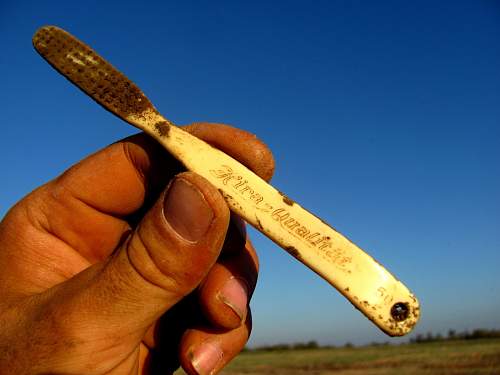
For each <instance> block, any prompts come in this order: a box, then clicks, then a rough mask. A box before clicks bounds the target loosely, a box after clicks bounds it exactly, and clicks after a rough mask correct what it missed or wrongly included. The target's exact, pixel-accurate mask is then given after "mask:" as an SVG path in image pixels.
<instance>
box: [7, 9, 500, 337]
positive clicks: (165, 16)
mask: <svg viewBox="0 0 500 375" xmlns="http://www.w3.org/2000/svg"><path fill="white" fill-rule="evenodd" d="M73 3H74V4H76V5H73ZM245 3H246V4H243V2H239V1H183V2H180V1H176V2H173V1H158V2H147V1H143V2H139V1H119V2H105V1H95V0H91V1H85V2H83V1H82V2H71V1H60V2H57V1H47V2H44V1H32V2H27V1H19V0H3V1H2V2H1V3H0V42H1V44H0V45H1V46H2V51H1V53H0V83H1V87H2V90H0V103H1V104H0V108H1V114H2V116H1V122H2V124H1V135H0V169H1V171H2V175H3V178H2V183H1V184H0V216H3V214H4V213H5V212H6V211H7V210H8V208H9V207H10V206H11V205H12V204H14V203H15V202H16V201H17V200H18V199H20V198H21V197H22V196H23V195H25V194H26V193H27V192H29V191H30V190H32V189H33V188H35V187H36V186H38V185H40V184H42V183H43V182H45V181H47V180H49V179H51V178H53V177H54V176H56V175H57V174H59V173H60V172H62V171H63V170H64V169H66V168H67V167H68V166H70V165H71V164H72V163H74V162H76V161H77V160H79V159H81V158H83V157H84V156H85V155H87V154H89V153H91V152H93V151H94V150H96V149H99V148H101V147H103V146H105V145H107V144H109V143H112V142H114V141H115V140H117V139H120V138H122V137H124V136H126V135H129V134H131V133H134V132H135V130H134V129H133V128H131V127H129V126H128V125H125V124H124V123H122V122H121V121H120V120H118V119H116V118H114V117H113V116H112V115H110V114H109V113H107V112H105V111H104V110H102V109H101V108H100V107H99V106H97V105H96V104H95V103H94V102H93V101H91V100H89V99H88V98H87V97H86V96H85V95H84V94H82V93H81V92H80V91H79V90H77V89H75V88H74V87H73V86H72V85H71V84H70V83H68V82H67V81H66V80H65V79H63V78H62V77H61V76H60V75H59V74H57V73H56V72H55V71H54V70H53V69H52V68H50V67H49V66H48V65H47V64H46V63H45V62H44V61H43V60H42V59H41V58H40V57H39V56H38V55H37V54H36V53H35V52H34V50H33V49H32V46H31V36H32V34H33V33H34V31H35V30H36V29H37V28H38V27H39V26H42V25H45V24H55V25H58V26H60V27H63V28H65V29H67V30H69V31H70V32H72V33H73V34H75V35H77V36H78V37H79V38H81V39H82V40H84V41H86V42H87V43H89V44H90V45H91V46H93V47H94V48H95V49H96V50H97V51H99V52H100V53H101V54H102V55H103V56H105V57H106V58H107V59H108V60H110V61H111V62H112V63H113V64H114V65H116V66H117V67H118V68H120V69H121V70H122V71H123V72H124V73H125V74H127V75H128V76H129V77H130V78H131V79H132V80H134V81H135V82H136V83H137V84H138V85H139V86H140V87H141V88H142V89H143V90H144V91H145V92H146V94H147V95H148V96H149V97H150V98H151V99H152V100H153V102H154V103H155V104H156V106H157V107H158V108H159V109H160V111H161V112H162V113H164V114H165V115H166V116H167V117H168V118H169V119H171V120H172V121H174V122H176V123H178V124H183V123H189V122H192V121H216V122H225V123H229V124H233V125H235V126H238V127H241V128H244V129H247V130H249V131H252V132H254V133H256V134H257V135H258V136H259V137H260V138H261V139H263V140H264V141H265V142H266V143H267V144H268V145H269V146H270V147H271V149H272V150H273V151H274V153H275V156H276V161H277V170H276V176H275V178H274V180H273V183H274V185H276V186H277V187H278V188H279V189H280V190H282V191H285V192H286V193H287V194H288V195H289V196H291V197H292V198H294V199H295V200H297V201H298V202H300V203H301V204H302V205H303V206H305V207H307V208H309V209H311V210H312V211H313V212H315V213H316V214H318V215H319V216H321V217H323V218H324V219H326V220H327V221H328V222H330V223H332V224H333V225H334V226H335V227H336V228H337V229H339V230H340V231H341V232H343V233H344V234H346V235H347V236H348V237H350V238H351V239H353V240H354V241H355V242H356V243H357V244H359V245H360V246H361V247H363V248H365V249H366V250H367V251H368V252H369V253H371V254H372V255H374V256H375V257H376V258H377V259H379V260H380V261H381V262H382V263H384V264H385V265H386V266H387V267H388V268H389V269H391V270H392V271H393V272H394V273H395V274H396V275H397V276H398V277H399V278H401V279H402V280H403V281H404V282H405V283H407V284H408V285H409V286H410V288H411V289H413V290H414V292H415V293H416V294H417V295H418V296H419V298H420V300H421V303H422V310H423V315H422V320H421V323H420V325H419V326H418V327H417V328H416V332H423V333H425V332H427V331H429V330H432V331H434V332H436V331H440V332H446V331H447V330H448V329H449V328H453V329H457V330H462V329H471V328H477V327H485V328H500V314H499V313H498V311H500V298H499V297H500V272H499V270H500V230H499V229H500V105H499V104H500V43H499V41H500V4H499V3H498V2H497V1H494V0H491V1H486V0H484V1H456V0H453V1H451V0H450V1H430V0H429V1H419V2H409V1H376V2H375V1H369V0H366V1H347V0H346V1H282V2H280V1H252V2H245ZM255 244H256V246H257V247H258V251H259V254H260V258H261V266H262V273H261V277H260V282H259V286H258V289H257V291H256V294H255V299H254V302H253V311H254V321H255V327H254V334H253V338H252V341H251V344H252V345H261V344H272V343H277V342H292V341H304V340H317V341H319V342H321V343H336V344H341V343H344V342H346V341H351V342H354V343H363V342H369V341H372V340H378V341H381V340H386V338H385V336H384V335H383V334H381V333H379V332H378V330H377V328H375V327H374V326H373V325H371V323H369V322H368V321H367V320H366V319H365V318H363V317H362V316H361V315H360V314H359V313H358V312H357V311H355V310H354V309H353V308H352V307H351V305H350V304H349V303H348V302H346V300H344V299H343V298H342V297H341V296H340V295H339V294H338V293H337V292H336V291H335V290H334V289H333V288H331V287H330V286H329V285H328V284H327V283H326V282H324V281H322V280H321V279H319V278H318V277H317V276H316V275H314V274H313V273H311V272H310V271H308V270H307V269H305V268H304V267H302V266H301V265H300V264H299V263H297V262H296V261H295V260H294V259H292V258H291V257H289V256H288V255H287V254H285V252H283V251H282V250H281V249H279V248H278V247H276V246H275V245H274V244H273V243H271V242H270V241H269V240H267V239H266V238H264V237H262V236H260V235H257V234H255ZM395 342H398V340H396V341H395Z"/></svg>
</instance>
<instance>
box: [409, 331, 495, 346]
mask: <svg viewBox="0 0 500 375" xmlns="http://www.w3.org/2000/svg"><path fill="white" fill-rule="evenodd" d="M498 338H500V330H496V329H475V330H473V331H463V332H457V331H455V330H453V329H450V330H449V331H448V335H447V336H443V335H441V334H440V333H437V334H433V333H432V332H429V333H427V334H425V335H424V334H421V333H419V334H418V335H416V336H415V337H414V338H411V339H410V342H411V343H417V344H419V343H426V342H436V341H452V340H478V339H498Z"/></svg>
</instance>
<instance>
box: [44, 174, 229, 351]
mask: <svg viewBox="0 0 500 375" xmlns="http://www.w3.org/2000/svg"><path fill="white" fill-rule="evenodd" d="M228 222H229V211H228V208H227V205H226V204H225V202H224V200H223V198H222V197H221V195H220V194H219V192H218V191H217V190H216V189H215V188H214V187H213V186H212V185H211V184H210V183H209V182H208V181H206V180H205V179H204V178H202V177H201V176H199V175H196V174H194V173H190V172H186V173H183V174H181V175H179V176H178V177H176V178H175V180H174V181H173V182H172V183H171V184H170V186H169V188H168V190H167V191H166V192H164V193H163V194H162V195H161V196H160V198H159V200H158V201H157V202H156V204H155V205H154V206H153V207H152V209H151V210H150V211H149V212H148V214H147V215H146V216H145V217H144V219H143V220H142V221H141V222H140V223H139V225H138V227H137V228H136V229H135V231H134V233H133V234H132V235H131V237H130V238H129V239H128V240H127V241H126V242H125V243H124V244H123V245H122V246H121V247H120V248H119V249H118V251H117V252H116V253H115V254H114V255H113V256H112V257H111V258H110V259H109V260H108V261H107V262H105V263H99V264H96V265H95V266H93V267H90V268H88V269H87V270H85V271H84V272H82V273H80V274H78V275H76V276H75V277H73V278H72V279H70V280H68V281H67V282H65V283H63V284H60V285H58V286H57V287H55V288H53V289H52V290H51V291H50V293H51V295H50V297H51V298H50V301H51V311H55V312H56V314H57V315H58V316H64V320H63V321H61V322H60V324H63V325H64V326H66V325H75V326H76V327H81V326H85V327H86V329H85V330H84V331H83V332H81V333H80V332H78V333H77V334H82V335H85V334H88V335H89V337H84V338H82V337H79V340H78V341H79V342H109V338H116V339H117V340H116V341H118V343H117V345H127V344H128V345H138V343H139V342H140V341H141V339H142V337H143V335H144V333H145V331H146V330H147V328H148V327H149V326H150V325H151V324H152V323H153V322H154V321H155V320H156V319H158V318H159V317H160V316H161V315H162V314H163V313H164V312H165V311H166V310H168V309H169V308H170V307H171V306H173V305H174V304H176V303H177V302H178V301H179V300H180V299H182V298H183V297H184V296H186V295H187V294H188V293H190V292H191V291H192V290H193V289H194V288H195V287H196V286H198V284H199V283H200V282H201V280H202V279H203V278H204V277H205V276H206V274H207V272H208V270H209V269H210V267H211V266H212V265H213V264H214V262H215V261H216V259H217V257H218V256H219V253H220V249H221V247H222V244H223V241H224V237H225V232H226V229H227V225H228ZM88 301H92V303H89V302H88ZM74 331H75V329H73V333H75V332H74ZM105 338H106V339H105ZM120 338H121V339H120ZM123 338H124V339H123ZM120 340H122V341H123V343H122V342H121V341H120ZM94 350H95V348H94ZM124 350H125V349H124Z"/></svg>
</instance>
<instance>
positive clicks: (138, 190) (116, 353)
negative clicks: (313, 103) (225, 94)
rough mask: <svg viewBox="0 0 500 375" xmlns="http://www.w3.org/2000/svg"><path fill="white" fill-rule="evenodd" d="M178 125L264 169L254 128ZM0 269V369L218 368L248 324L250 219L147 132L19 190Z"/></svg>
mask: <svg viewBox="0 0 500 375" xmlns="http://www.w3.org/2000/svg"><path fill="white" fill-rule="evenodd" d="M186 129H187V130H188V131H190V132H191V133H193V134H194V135H196V136H198V137H200V138H202V139H204V140H206V141H207V142H209V143H211V144H212V145H213V146H214V147H218V148H220V149H221V150H223V151H224V152H226V153H228V154H230V155H231V156H233V157H235V158H236V159H238V160H240V161H241V162H242V163H243V164H245V165H246V166H247V167H249V168H250V169H252V170H253V171H254V172H256V173H257V174H259V175H260V176H261V177H263V178H265V179H270V178H271V176H272V174H273V171H274V161H273V158H272V155H271V152H270V151H269V149H268V148H267V147H266V146H265V145H264V144H262V142H260V141H259V140H257V139H256V138H255V136H253V135H251V134H249V133H246V132H244V131H241V130H238V129H235V128H231V127H228V126H226V125H220V124H207V123H199V124H194V125H190V126H188V127H186ZM0 269H1V270H2V273H1V274H0V295H1V296H2V298H1V299H0V327H2V329H1V330H0V374H4V373H9V374H89V375H92V374H156V373H161V374H168V373H172V372H173V371H174V370H175V369H176V368H178V366H179V365H181V366H182V367H183V368H184V370H185V371H186V372H187V373H188V374H215V373H217V372H219V371H220V370H221V369H222V368H223V367H224V366H225V365H226V364H227V363H228V362H229V361H230V360H231V359H232V358H234V357H235V356H236V355H237V354H238V353H239V351H240V350H241V349H242V348H243V347H244V345H245V343H246V342H247V340H248V337H249V334H250V330H251V313H250V309H249V308H248V302H249V299H250V297H251V294H252V292H253V290H254V288H255V284H256V281H257V271H258V260H257V255H256V253H255V250H254V248H253V247H252V245H251V243H250V241H249V240H248V238H247V236H246V232H245V226H244V223H243V222H242V220H241V219H239V218H237V217H235V216H234V215H232V214H230V212H229V210H228V207H227V205H226V203H225V201H224V200H223V198H222V197H221V195H220V194H219V192H218V191H217V189H215V188H214V187H213V186H212V185H211V184H210V183H209V182H208V181H206V180H205V179H204V178H202V177H201V176H199V175H196V174H194V173H191V172H183V170H182V167H181V166H180V164H179V163H178V162H177V161H175V160H174V159H173V158H172V157H171V156H170V155H169V154H168V153H167V152H166V151H164V150H163V149H161V148H160V146H158V145H157V144H156V143H155V142H154V141H153V140H151V139H150V138H149V137H147V136H146V135H144V134H139V135H136V136H133V137H130V138H127V139H125V140H122V141H119V142H117V143H114V144H112V145H110V146H108V147H107V148H105V149H103V150H101V151H98V152H97V153H95V154H93V155H91V156H89V157H88V158H86V159H84V160H83V161H81V162H79V163H78V164H76V165H74V166H72V167H71V168H70V169H69V170H67V171H66V172H64V173H63V174H62V175H61V176H59V177H57V178H56V179H54V180H53V181H50V182H49V183H47V184H45V185H43V186H41V187H40V188H38V189H36V190H35V191H33V192H32V193H30V194H29V195H28V196H26V197H25V198H24V199H22V200H21V201H20V202H18V203H17V204H16V205H15V206H14V207H13V208H12V209H11V210H10V211H9V212H8V214H7V215H6V216H5V218H4V219H3V221H2V222H1V223H0Z"/></svg>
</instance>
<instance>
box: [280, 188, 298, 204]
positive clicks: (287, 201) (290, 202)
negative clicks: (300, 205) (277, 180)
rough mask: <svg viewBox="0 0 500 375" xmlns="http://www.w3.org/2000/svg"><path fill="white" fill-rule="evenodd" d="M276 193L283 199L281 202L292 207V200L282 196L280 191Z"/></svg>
mask: <svg viewBox="0 0 500 375" xmlns="http://www.w3.org/2000/svg"><path fill="white" fill-rule="evenodd" d="M278 193H280V195H281V196H282V197H283V202H284V203H285V204H287V205H289V206H293V205H294V204H295V202H294V201H293V200H291V199H290V198H288V197H287V196H286V195H285V194H283V193H282V192H281V191H278Z"/></svg>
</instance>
